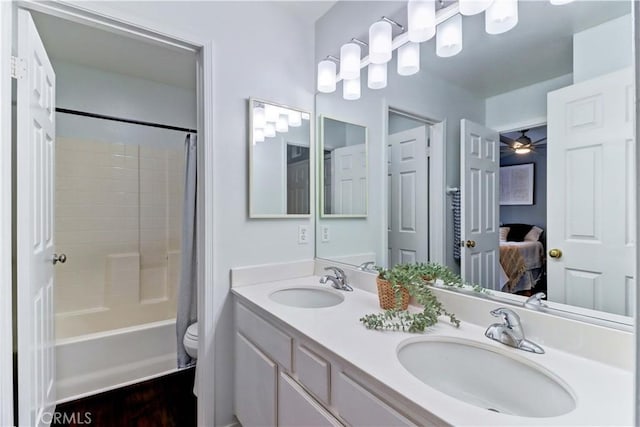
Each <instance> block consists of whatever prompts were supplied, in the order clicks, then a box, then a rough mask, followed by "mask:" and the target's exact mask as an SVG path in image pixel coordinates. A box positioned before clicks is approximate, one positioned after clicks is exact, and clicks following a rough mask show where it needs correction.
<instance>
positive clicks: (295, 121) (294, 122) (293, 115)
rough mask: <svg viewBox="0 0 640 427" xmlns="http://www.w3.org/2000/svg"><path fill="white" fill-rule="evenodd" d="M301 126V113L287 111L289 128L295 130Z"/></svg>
mask: <svg viewBox="0 0 640 427" xmlns="http://www.w3.org/2000/svg"><path fill="white" fill-rule="evenodd" d="M301 125H302V113H301V112H300V111H293V110H289V126H291V127H294V128H297V127H298V126H301Z"/></svg>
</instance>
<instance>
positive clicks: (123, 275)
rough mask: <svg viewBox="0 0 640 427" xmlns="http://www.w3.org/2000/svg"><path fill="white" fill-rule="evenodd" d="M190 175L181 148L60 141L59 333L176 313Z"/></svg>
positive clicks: (101, 328) (77, 332) (81, 331)
mask: <svg viewBox="0 0 640 427" xmlns="http://www.w3.org/2000/svg"><path fill="white" fill-rule="evenodd" d="M179 146H180V144H177V147H179ZM183 175H184V161H183V153H182V149H179V148H176V149H167V148H152V147H147V146H137V145H127V144H121V143H105V142H97V141H88V140H78V139H71V138H58V139H57V147H56V240H57V242H56V246H57V248H58V251H59V252H64V253H66V254H67V257H68V261H67V263H66V264H62V265H60V267H59V268H57V269H56V336H57V338H65V337H70V336H76V335H82V334H87V333H93V332H100V331H105V330H109V329H114V328H121V327H126V326H130V325H135V324H140V323H147V322H154V321H158V320H164V319H170V318H173V317H175V305H176V303H175V294H176V287H177V277H178V274H179V268H180V252H179V249H180V230H181V222H182V210H181V206H182V194H183V185H184V178H183ZM80 318H81V319H82V320H81V321H78V319H80Z"/></svg>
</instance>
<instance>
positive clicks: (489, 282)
mask: <svg viewBox="0 0 640 427" xmlns="http://www.w3.org/2000/svg"><path fill="white" fill-rule="evenodd" d="M460 139H461V141H460V173H461V177H460V183H461V193H462V203H461V215H460V220H461V231H462V234H461V239H462V241H463V242H464V243H465V245H464V247H463V248H462V250H461V274H462V277H463V278H464V279H465V280H466V281H467V282H470V283H473V284H477V285H481V286H484V287H486V288H490V289H499V277H498V260H499V256H498V225H499V218H498V217H499V206H498V195H499V188H500V187H499V182H498V181H499V170H500V156H499V155H500V144H499V135H498V132H496V131H494V130H491V129H487V128H485V127H484V126H481V125H479V124H477V123H473V122H470V121H469V120H466V119H463V120H461V121H460Z"/></svg>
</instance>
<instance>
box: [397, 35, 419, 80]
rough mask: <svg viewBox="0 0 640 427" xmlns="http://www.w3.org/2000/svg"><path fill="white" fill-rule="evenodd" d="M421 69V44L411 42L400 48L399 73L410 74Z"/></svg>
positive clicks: (402, 74)
mask: <svg viewBox="0 0 640 427" xmlns="http://www.w3.org/2000/svg"><path fill="white" fill-rule="evenodd" d="M418 71H420V45H419V44H418V43H413V42H409V43H407V44H405V45H403V46H401V47H400V49H398V74H400V75H401V76H410V75H412V74H415V73H417V72H418Z"/></svg>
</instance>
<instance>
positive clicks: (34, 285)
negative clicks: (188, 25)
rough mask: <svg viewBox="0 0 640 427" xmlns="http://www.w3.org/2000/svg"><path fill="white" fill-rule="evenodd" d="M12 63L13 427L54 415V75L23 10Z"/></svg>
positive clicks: (44, 422) (43, 422) (40, 422)
mask: <svg viewBox="0 0 640 427" xmlns="http://www.w3.org/2000/svg"><path fill="white" fill-rule="evenodd" d="M18 55H19V57H20V58H22V59H23V60H24V61H25V62H26V67H27V72H26V76H25V77H24V78H22V79H19V80H18V101H17V115H18V121H17V133H18V144H17V154H16V155H17V165H18V166H17V276H18V355H19V361H20V363H18V378H19V382H18V410H19V419H20V425H25V426H27V425H28V426H35V425H37V426H41V425H48V424H49V423H50V422H51V414H52V413H53V409H54V407H55V384H54V380H55V363H54V362H55V360H54V327H53V326H54V325H53V318H54V311H53V286H54V283H53V262H52V260H53V256H54V249H55V246H54V240H53V236H54V233H53V224H54V206H55V204H54V176H55V173H54V165H55V161H54V160H55V159H54V156H55V117H54V115H55V74H54V72H53V68H52V66H51V62H50V61H49V58H48V57H47V53H46V52H45V50H44V46H43V44H42V41H41V40H40V37H39V36H38V32H37V30H36V27H35V25H34V23H33V20H32V19H31V15H30V14H29V13H28V12H27V11H25V10H19V12H18Z"/></svg>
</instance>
